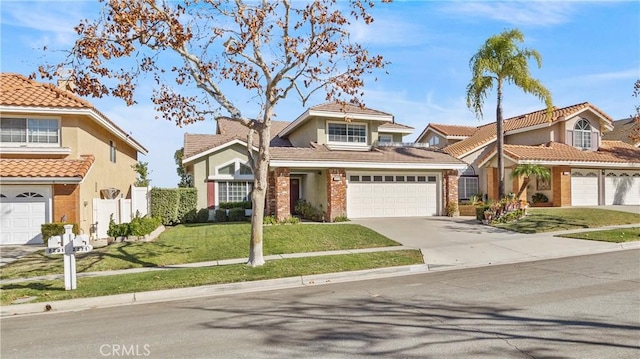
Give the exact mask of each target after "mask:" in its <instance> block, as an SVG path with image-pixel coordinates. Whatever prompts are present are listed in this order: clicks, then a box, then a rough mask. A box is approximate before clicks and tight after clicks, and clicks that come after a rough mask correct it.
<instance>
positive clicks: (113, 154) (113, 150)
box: [109, 141, 118, 163]
mask: <svg viewBox="0 0 640 359" xmlns="http://www.w3.org/2000/svg"><path fill="white" fill-rule="evenodd" d="M117 152H118V151H117V150H116V143H115V142H113V141H109V160H110V161H111V162H113V163H116V153H117Z"/></svg>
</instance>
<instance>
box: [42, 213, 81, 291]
mask: <svg viewBox="0 0 640 359" xmlns="http://www.w3.org/2000/svg"><path fill="white" fill-rule="evenodd" d="M72 228H73V225H71V224H65V225H64V234H63V235H62V236H54V237H51V238H49V242H48V243H47V250H46V253H47V254H62V255H63V257H64V289H66V290H73V289H76V288H77V284H76V283H77V281H76V253H86V252H91V251H92V250H93V246H91V245H90V244H89V236H87V235H78V236H76V235H74V234H73V233H72V232H71V229H72Z"/></svg>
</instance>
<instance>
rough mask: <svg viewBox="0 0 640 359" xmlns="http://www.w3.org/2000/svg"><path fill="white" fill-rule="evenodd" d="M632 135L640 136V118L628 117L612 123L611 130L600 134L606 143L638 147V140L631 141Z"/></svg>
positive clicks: (639, 145) (639, 140) (639, 143)
mask: <svg viewBox="0 0 640 359" xmlns="http://www.w3.org/2000/svg"><path fill="white" fill-rule="evenodd" d="M632 134H636V135H638V136H640V118H634V117H629V118H625V119H622V120H618V121H613V130H611V131H609V132H605V133H603V134H602V139H604V140H607V141H622V142H626V143H628V144H630V145H633V146H635V147H640V139H637V140H635V141H634V140H632V139H631V137H632Z"/></svg>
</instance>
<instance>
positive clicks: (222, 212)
mask: <svg viewBox="0 0 640 359" xmlns="http://www.w3.org/2000/svg"><path fill="white" fill-rule="evenodd" d="M213 220H214V221H216V222H226V221H227V210H226V209H216V211H215V212H214V214H213Z"/></svg>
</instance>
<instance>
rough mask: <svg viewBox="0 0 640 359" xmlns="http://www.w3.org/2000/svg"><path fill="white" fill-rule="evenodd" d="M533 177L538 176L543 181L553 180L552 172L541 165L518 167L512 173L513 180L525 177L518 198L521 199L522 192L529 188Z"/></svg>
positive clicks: (522, 165)
mask: <svg viewBox="0 0 640 359" xmlns="http://www.w3.org/2000/svg"><path fill="white" fill-rule="evenodd" d="M531 176H536V177H537V178H542V179H543V180H545V181H548V180H550V179H551V171H549V169H548V168H547V167H544V166H540V165H531V164H521V165H517V166H516V168H514V169H513V170H512V171H511V178H519V177H524V181H522V185H521V186H520V190H518V194H517V195H516V198H520V195H522V192H524V190H525V188H527V186H528V185H529V181H531V178H530V177H531Z"/></svg>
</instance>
